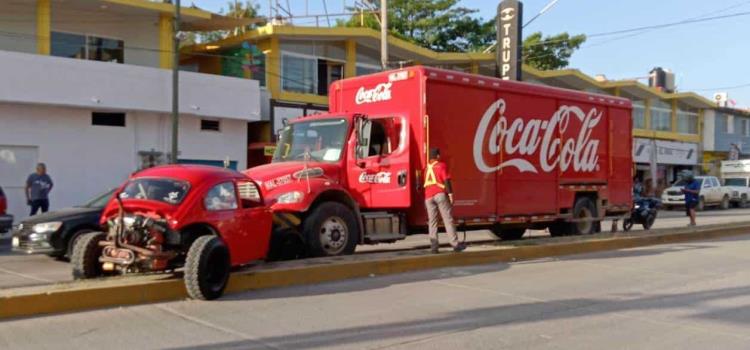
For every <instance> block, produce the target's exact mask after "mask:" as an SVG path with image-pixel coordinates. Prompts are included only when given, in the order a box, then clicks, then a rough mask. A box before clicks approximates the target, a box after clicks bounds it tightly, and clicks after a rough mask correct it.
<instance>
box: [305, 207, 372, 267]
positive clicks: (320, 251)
mask: <svg viewBox="0 0 750 350" xmlns="http://www.w3.org/2000/svg"><path fill="white" fill-rule="evenodd" d="M303 232H304V236H305V239H306V240H307V247H308V252H309V253H310V255H311V256H314V257H319V256H337V255H349V254H352V253H354V249H355V248H356V247H357V243H358V242H359V226H358V225H357V219H356V217H355V215H354V213H353V212H352V210H351V209H349V207H347V206H345V205H343V204H341V203H338V202H325V203H321V204H320V205H318V206H317V207H316V208H315V209H313V211H312V212H311V213H310V216H308V217H307V219H305V223H304V229H303Z"/></svg>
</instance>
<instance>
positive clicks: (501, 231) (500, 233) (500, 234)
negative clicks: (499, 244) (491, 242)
mask: <svg viewBox="0 0 750 350" xmlns="http://www.w3.org/2000/svg"><path fill="white" fill-rule="evenodd" d="M490 232H492V235H493V236H495V237H496V238H497V239H500V240H503V241H515V240H519V239H521V238H522V237H523V235H524V233H526V229H525V228H501V227H500V225H495V226H493V227H492V229H491V230H490Z"/></svg>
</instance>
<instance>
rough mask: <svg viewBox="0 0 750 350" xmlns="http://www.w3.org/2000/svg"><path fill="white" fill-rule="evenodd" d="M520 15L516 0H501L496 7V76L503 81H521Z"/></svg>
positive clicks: (519, 7)
mask: <svg viewBox="0 0 750 350" xmlns="http://www.w3.org/2000/svg"><path fill="white" fill-rule="evenodd" d="M522 15H523V4H522V3H521V2H520V1H518V0H503V1H501V2H500V5H498V6H497V20H496V21H497V48H495V52H496V54H497V76H498V77H500V78H502V79H504V80H518V81H520V80H521V64H522V62H521V46H520V45H521V29H522V24H521V20H522V17H523V16H522Z"/></svg>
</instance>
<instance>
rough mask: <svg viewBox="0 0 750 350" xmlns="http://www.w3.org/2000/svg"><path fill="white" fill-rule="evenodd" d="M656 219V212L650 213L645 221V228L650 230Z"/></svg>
mask: <svg viewBox="0 0 750 350" xmlns="http://www.w3.org/2000/svg"><path fill="white" fill-rule="evenodd" d="M655 221H656V214H648V217H646V221H644V222H643V229H644V230H650V229H651V226H654V222H655Z"/></svg>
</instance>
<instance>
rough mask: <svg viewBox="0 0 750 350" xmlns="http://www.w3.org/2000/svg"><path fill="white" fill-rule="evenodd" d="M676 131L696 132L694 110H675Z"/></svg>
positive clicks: (696, 114)
mask: <svg viewBox="0 0 750 350" xmlns="http://www.w3.org/2000/svg"><path fill="white" fill-rule="evenodd" d="M677 131H678V132H680V133H683V134H697V133H698V113H697V112H694V111H685V110H681V109H678V110H677Z"/></svg>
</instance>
